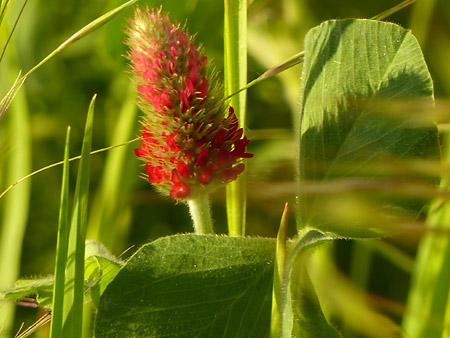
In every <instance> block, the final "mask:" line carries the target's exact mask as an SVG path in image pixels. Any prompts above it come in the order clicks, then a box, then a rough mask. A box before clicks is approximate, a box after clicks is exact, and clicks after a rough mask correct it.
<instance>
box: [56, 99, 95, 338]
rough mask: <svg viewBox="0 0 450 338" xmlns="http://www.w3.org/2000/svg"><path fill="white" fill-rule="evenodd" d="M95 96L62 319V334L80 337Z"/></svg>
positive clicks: (74, 212) (73, 225) (80, 171)
mask: <svg viewBox="0 0 450 338" xmlns="http://www.w3.org/2000/svg"><path fill="white" fill-rule="evenodd" d="M96 97H97V95H94V97H93V98H92V101H91V104H90V106H89V111H88V117H87V120H86V127H85V132H84V139H83V148H82V151H81V160H80V166H79V168H78V176H77V184H76V187H75V196H74V206H73V210H72V220H71V226H70V234H69V251H68V256H67V257H68V260H67V269H66V270H67V271H66V283H65V284H66V286H65V295H64V319H63V320H64V324H63V336H64V337H67V338H81V336H82V329H83V294H84V251H85V240H86V228H87V227H86V224H87V209H88V208H87V204H88V193H89V173H90V172H89V170H90V152H91V144H92V126H93V117H94V104H95V99H96Z"/></svg>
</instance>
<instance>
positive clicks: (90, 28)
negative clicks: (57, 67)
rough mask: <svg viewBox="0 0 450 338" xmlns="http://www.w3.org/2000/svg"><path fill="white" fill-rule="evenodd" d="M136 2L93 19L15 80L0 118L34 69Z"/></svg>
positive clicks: (2, 106)
mask: <svg viewBox="0 0 450 338" xmlns="http://www.w3.org/2000/svg"><path fill="white" fill-rule="evenodd" d="M136 2H137V0H130V1H128V2H126V3H124V4H123V5H120V6H118V7H116V8H114V9H113V10H111V11H109V12H108V13H106V14H103V15H102V16H100V17H99V18H97V19H95V20H94V21H92V22H91V23H89V24H87V25H86V26H84V27H83V28H81V29H80V30H79V31H78V32H76V33H75V34H73V35H72V36H71V37H70V38H68V39H67V40H66V41H64V42H63V43H62V44H61V45H60V46H59V47H58V48H56V49H55V50H54V51H53V52H51V53H50V54H49V55H47V56H46V57H45V58H44V59H43V60H42V61H41V62H39V63H38V64H37V65H36V66H34V67H33V68H31V69H30V70H29V71H28V72H27V73H26V74H25V75H24V76H22V77H21V78H20V79H18V80H16V82H15V83H14V85H13V86H12V87H11V89H10V90H9V91H8V93H7V94H6V95H5V97H4V98H3V99H2V101H1V102H0V118H1V117H2V115H3V114H4V113H5V112H6V110H7V109H8V107H9V105H10V104H11V101H12V100H13V99H14V96H15V95H16V93H17V92H18V91H19V89H20V88H21V87H22V85H23V83H24V82H25V80H26V79H27V77H28V76H30V74H31V73H33V72H34V71H35V70H36V69H38V68H40V67H41V66H42V65H44V64H45V63H46V62H47V61H48V60H50V59H52V58H53V57H54V56H55V55H57V54H58V53H59V52H61V51H62V50H63V49H65V48H66V47H68V46H70V45H71V44H73V43H74V42H76V41H78V40H80V39H82V38H83V37H85V36H87V35H89V34H90V33H92V32H93V31H95V30H97V29H98V28H100V27H101V26H103V25H104V24H106V23H107V22H108V21H110V20H112V19H113V18H115V17H116V16H117V15H119V14H120V13H122V12H123V11H124V10H125V9H127V8H128V7H130V6H131V5H133V4H134V3H136Z"/></svg>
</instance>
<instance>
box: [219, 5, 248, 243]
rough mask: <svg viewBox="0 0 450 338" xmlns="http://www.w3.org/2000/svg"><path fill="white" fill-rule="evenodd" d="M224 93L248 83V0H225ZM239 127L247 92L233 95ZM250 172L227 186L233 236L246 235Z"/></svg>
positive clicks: (226, 94)
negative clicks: (248, 178) (248, 177)
mask: <svg viewBox="0 0 450 338" xmlns="http://www.w3.org/2000/svg"><path fill="white" fill-rule="evenodd" d="M224 40H225V96H228V95H230V94H232V93H234V92H236V91H238V90H239V89H240V88H242V87H244V86H245V85H246V83H247V1H246V0H225V23H224ZM230 104H231V106H232V107H233V108H234V109H235V111H236V115H237V117H238V120H239V126H240V127H241V128H244V134H245V124H246V122H245V121H246V113H245V105H246V93H245V92H241V93H239V94H238V95H235V96H233V97H231V100H230ZM246 186H247V174H246V171H244V172H243V173H242V174H241V175H239V177H238V178H237V180H236V181H234V182H232V183H230V184H229V185H228V186H227V216H228V230H229V233H230V235H231V236H243V235H244V234H245V213H246V204H247V201H246V199H247V196H246V195H247V187H246Z"/></svg>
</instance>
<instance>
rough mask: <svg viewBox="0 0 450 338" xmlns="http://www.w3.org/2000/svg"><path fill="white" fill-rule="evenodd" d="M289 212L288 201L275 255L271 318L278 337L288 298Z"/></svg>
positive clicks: (273, 333) (271, 330) (271, 331)
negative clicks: (285, 292) (286, 290)
mask: <svg viewBox="0 0 450 338" xmlns="http://www.w3.org/2000/svg"><path fill="white" fill-rule="evenodd" d="M288 212H289V207H288V204H287V203H286V205H285V207H284V211H283V216H282V217H281V223H280V229H279V230H278V235H277V247H276V256H275V268H274V270H273V271H274V273H273V274H274V276H273V291H272V316H271V318H270V337H271V338H278V337H280V335H281V321H282V316H281V315H282V308H283V306H284V304H283V303H285V302H286V300H284V299H282V297H283V286H284V282H285V279H286V241H287V225H288V222H287V216H288Z"/></svg>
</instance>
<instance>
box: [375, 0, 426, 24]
mask: <svg viewBox="0 0 450 338" xmlns="http://www.w3.org/2000/svg"><path fill="white" fill-rule="evenodd" d="M414 2H416V0H404V1H403V2H401V3H399V4H398V5H395V6H394V7H392V8H389V9H387V10H385V11H383V12H381V13H380V14H377V15H375V16H373V17H371V18H370V19H371V20H383V19H385V18H387V17H388V16H390V15H392V14H394V13H397V12H398V11H400V10H402V9H403V8H405V7H407V6H409V5H412V4H413V3H414ZM419 2H420V1H419Z"/></svg>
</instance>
